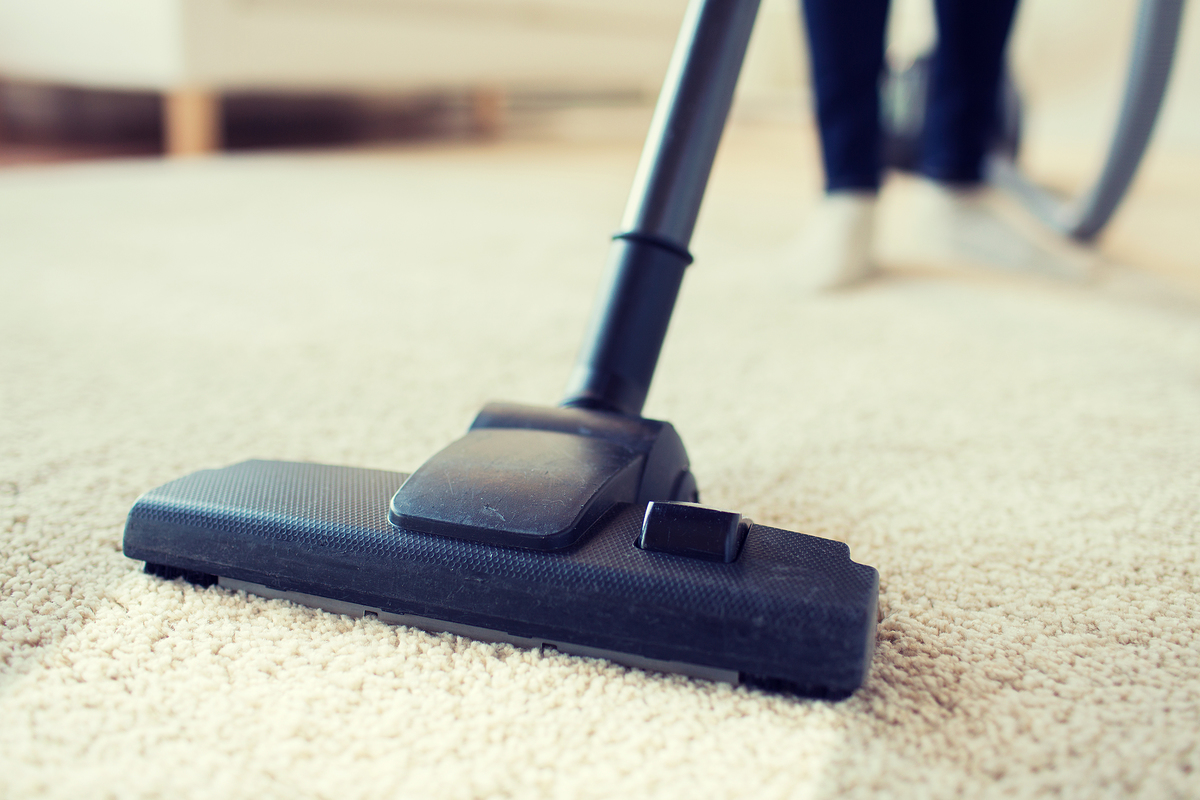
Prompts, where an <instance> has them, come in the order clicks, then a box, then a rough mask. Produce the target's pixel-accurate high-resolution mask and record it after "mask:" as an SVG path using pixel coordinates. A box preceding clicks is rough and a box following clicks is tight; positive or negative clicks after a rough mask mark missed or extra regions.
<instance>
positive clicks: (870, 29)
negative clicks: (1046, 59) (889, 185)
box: [802, 0, 1017, 191]
mask: <svg viewBox="0 0 1200 800" xmlns="http://www.w3.org/2000/svg"><path fill="white" fill-rule="evenodd" d="M802 4H803V7H804V18H805V22H806V24H807V27H808V40H809V52H810V54H811V56H812V75H813V88H814V90H815V94H816V101H817V103H816V105H817V124H818V126H819V127H820V131H821V153H822V157H823V159H824V163H825V189H826V191H835V190H839V189H842V190H860V191H874V190H877V189H878V188H879V177H880V169H881V165H880V130H879V82H880V78H881V76H882V74H883V50H884V36H885V34H886V29H887V15H888V0H802ZM1016 4H1017V0H935V2H934V6H935V10H936V14H937V23H938V44H937V49H936V51H935V53H934V59H933V74H932V82H931V84H930V87H929V101H928V107H927V110H926V115H925V134H924V141H923V142H922V150H921V164H920V169H921V172H922V173H924V174H925V175H927V176H929V177H930V178H933V179H934V180H938V181H943V182H947V183H956V184H972V183H978V182H979V181H980V179H981V178H982V171H983V158H984V155H985V154H986V148H987V145H988V139H989V134H990V132H991V130H992V125H993V123H994V120H995V113H996V102H997V92H998V91H999V85H1000V71H1001V67H1002V65H1003V61H1004V48H1005V44H1006V42H1007V40H1008V32H1009V30H1010V29H1011V28H1012V19H1013V13H1014V11H1015V9H1016Z"/></svg>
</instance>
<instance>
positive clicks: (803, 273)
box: [793, 0, 888, 289]
mask: <svg viewBox="0 0 1200 800" xmlns="http://www.w3.org/2000/svg"><path fill="white" fill-rule="evenodd" d="M803 8H804V17H805V22H806V27H807V29H808V41H809V54H810V56H811V59H812V83H813V93H814V95H815V97H816V112H817V126H818V128H819V130H820V134H821V156H822V160H823V162H824V166H825V191H826V195H825V198H824V199H823V200H822V202H821V203H819V204H818V206H817V208H816V209H815V210H814V211H813V213H812V215H811V216H810V217H809V219H808V222H807V224H806V226H805V230H804V231H803V232H802V233H801V235H800V241H799V243H798V246H797V247H796V248H795V252H794V255H793V258H794V259H795V261H796V262H797V266H798V271H797V274H796V277H797V278H798V279H799V280H800V282H801V284H802V285H803V286H804V287H805V288H809V289H812V288H825V289H828V288H834V287H839V286H848V285H851V284H854V283H858V282H860V281H862V280H865V279H866V278H868V277H870V276H871V274H872V273H873V272H874V271H875V267H874V263H873V261H872V259H871V242H872V239H873V238H874V227H875V204H876V193H877V192H878V190H879V176H880V169H881V165H880V131H879V81H880V77H881V73H882V70H883V48H884V35H885V29H886V27H887V13H888V0H803Z"/></svg>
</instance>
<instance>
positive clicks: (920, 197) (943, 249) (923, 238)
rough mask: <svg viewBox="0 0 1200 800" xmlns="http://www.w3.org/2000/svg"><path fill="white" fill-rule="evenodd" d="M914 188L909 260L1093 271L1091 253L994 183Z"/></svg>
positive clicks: (1077, 274)
mask: <svg viewBox="0 0 1200 800" xmlns="http://www.w3.org/2000/svg"><path fill="white" fill-rule="evenodd" d="M906 188H907V187H906ZM911 188H912V190H913V191H912V193H911V195H906V197H907V203H906V205H907V206H908V208H907V210H906V211H904V212H902V214H901V215H900V216H902V217H903V218H904V219H903V221H902V223H901V227H902V229H903V230H902V231H900V232H901V233H902V239H903V242H902V249H903V251H904V260H906V261H910V262H913V263H914V264H917V265H920V266H927V267H950V268H954V267H969V268H970V267H974V268H985V269H991V270H999V271H1005V272H1026V273H1036V274H1041V275H1045V276H1048V277H1054V278H1061V279H1066V280H1083V279H1086V278H1087V277H1088V276H1089V274H1090V273H1091V270H1092V261H1093V256H1092V255H1091V254H1090V253H1089V252H1088V251H1087V250H1086V249H1084V248H1082V247H1081V246H1079V245H1076V244H1074V243H1072V242H1067V241H1065V240H1063V239H1062V237H1060V236H1058V235H1057V234H1055V233H1053V232H1051V231H1049V230H1047V229H1044V228H1043V227H1042V226H1041V225H1040V224H1038V223H1037V222H1036V221H1035V220H1033V219H1032V218H1030V217H1029V215H1028V214H1026V213H1023V212H1022V209H1020V208H1017V207H1016V205H1015V203H1014V202H1012V200H1011V198H1007V197H1005V196H1004V195H1003V194H1002V193H1001V192H1000V191H999V190H997V189H995V188H993V187H989V186H979V187H972V188H959V187H953V186H948V185H946V184H942V183H938V182H936V181H931V180H928V179H921V180H919V181H918V182H917V183H916V184H915V185H914V186H912V187H911ZM897 199H899V198H897ZM897 210H899V209H897Z"/></svg>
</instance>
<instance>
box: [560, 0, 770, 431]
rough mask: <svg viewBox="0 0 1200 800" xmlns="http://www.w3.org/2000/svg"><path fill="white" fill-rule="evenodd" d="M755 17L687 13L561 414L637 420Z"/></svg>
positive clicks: (734, 1)
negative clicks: (600, 413)
mask: <svg viewBox="0 0 1200 800" xmlns="http://www.w3.org/2000/svg"><path fill="white" fill-rule="evenodd" d="M757 13H758V0H722V1H721V2H693V3H691V4H690V5H689V7H688V10H687V14H686V16H685V18H684V22H683V28H682V30H681V31H680V34H679V40H678V41H677V43H676V45H675V52H674V54H673V55H672V57H671V64H670V67H668V69H667V76H666V80H665V81H664V84H663V89H662V92H661V94H660V95H659V99H658V105H657V107H656V108H655V110H654V118H653V120H652V121H651V123H650V133H649V135H648V137H647V139H646V146H645V148H644V149H643V151H642V158H641V162H640V163H639V164H638V169H637V174H636V176H635V178H634V182H633V188H632V190H631V191H630V194H629V202H628V204H627V205H626V207H625V216H624V219H623V220H622V222H621V233H618V234H617V235H616V236H614V237H613V245H612V250H611V253H610V254H609V262H608V270H607V274H606V276H605V289H604V291H602V292H601V294H600V296H599V297H598V298H597V303H596V308H595V310H594V312H593V316H592V321H591V324H590V325H589V327H588V332H587V334H586V335H585V337H584V344H583V348H582V350H581V351H580V354H579V358H578V361H577V362H576V365H575V369H574V371H573V373H572V375H571V380H570V383H569V385H568V388H567V395H566V399H565V400H564V401H563V404H564V405H568V406H582V407H585V408H599V409H607V410H611V411H620V412H622V413H624V414H630V415H633V416H637V415H638V414H640V413H641V410H642V405H643V404H644V403H645V401H646V393H647V392H648V391H649V389H650V379H651V377H652V376H653V375H654V367H655V365H656V364H657V362H658V354H659V351H660V350H661V349H662V343H663V338H664V337H665V336H666V333H667V323H668V322H669V321H670V318H671V312H672V310H673V309H674V307H675V297H676V295H677V294H678V293H679V284H680V282H681V281H682V280H683V272H684V269H686V268H687V266H688V265H689V264H691V263H692V256H691V254H690V253H689V252H688V243H689V242H690V241H691V238H692V230H693V229H694V228H695V226H696V216H697V215H698V214H699V212H700V202H701V200H702V199H703V198H704V189H705V187H706V186H707V184H708V176H709V172H710V171H711V170H712V164H713V158H714V157H715V156H716V153H717V145H718V144H719V143H720V141H721V133H722V132H723V131H724V128H725V119H726V117H727V116H728V115H729V106H730V104H731V103H732V102H733V90H734V87H735V86H736V85H737V78H738V73H739V72H740V71H741V67H742V60H743V58H744V57H745V55H746V45H747V44H748V42H749V41H750V32H751V30H752V29H753V27H754V18H755V16H756V15H757Z"/></svg>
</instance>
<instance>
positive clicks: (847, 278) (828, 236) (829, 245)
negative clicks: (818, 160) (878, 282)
mask: <svg viewBox="0 0 1200 800" xmlns="http://www.w3.org/2000/svg"><path fill="white" fill-rule="evenodd" d="M875 206H876V195H875V193H874V192H861V191H835V192H830V193H829V194H827V195H825V197H824V198H823V199H822V200H821V202H820V203H818V204H817V207H816V208H815V209H814V211H813V213H812V214H811V215H810V216H809V218H808V219H807V220H806V221H805V224H804V230H803V231H802V232H801V234H800V236H799V239H798V241H797V242H796V244H795V245H794V249H793V254H792V256H791V261H792V263H793V264H794V265H795V268H796V277H797V278H798V280H799V282H800V283H801V284H802V285H804V286H805V287H806V288H810V289H835V288H840V287H846V286H852V285H854V284H857V283H861V282H863V281H865V280H867V279H868V278H870V277H871V276H872V275H874V274H875V272H876V267H875V261H874V258H873V256H872V252H871V251H872V241H873V239H874V231H875Z"/></svg>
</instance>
